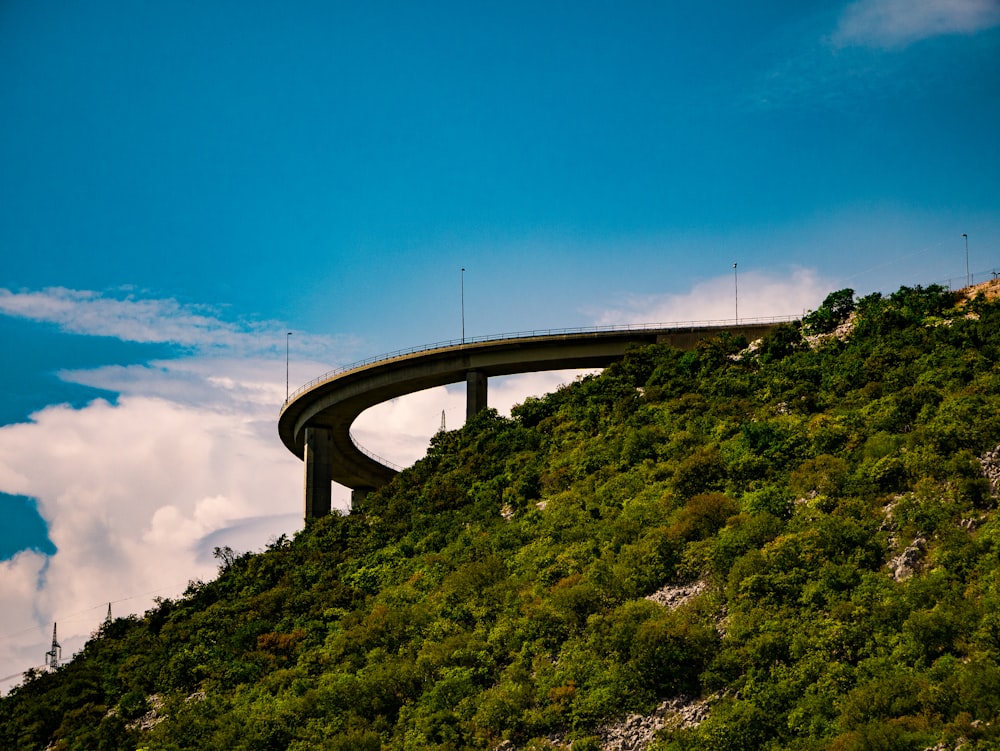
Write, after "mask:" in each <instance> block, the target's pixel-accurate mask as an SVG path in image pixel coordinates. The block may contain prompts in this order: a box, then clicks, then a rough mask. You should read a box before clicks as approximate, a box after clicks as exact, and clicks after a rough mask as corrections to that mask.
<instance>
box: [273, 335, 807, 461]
mask: <svg viewBox="0 0 1000 751" xmlns="http://www.w3.org/2000/svg"><path fill="white" fill-rule="evenodd" d="M799 318H800V316H763V317H756V318H740V319H738V320H737V319H734V318H728V319H725V318H720V319H716V320H701V321H676V322H673V323H626V324H615V325H608V326H584V327H580V328H563V329H536V330H534V331H515V332H510V333H506V334H487V335H486V336H467V337H465V338H464V339H448V340H445V341H440V342H434V343H432V344H419V345H417V346H415V347H407V348H406V349H397V350H395V351H393V352H387V353H384V354H381V355H375V356H373V357H366V358H365V359H364V360H358V361H357V362H352V363H350V364H349V365H342V366H341V367H338V368H334V369H333V370H328V371H327V372H326V373H324V374H323V375H321V376H317V377H316V378H313V379H312V380H311V381H309V382H308V383H304V384H303V385H301V386H299V387H298V388H297V389H295V391H293V392H292V393H290V394H289V395H288V397H287V398H286V399H285V401H284V402H283V403H282V405H281V409H282V411H284V409H285V407H286V406H287V405H288V404H289V403H290V402H292V401H294V400H295V398H296V397H298V396H299V395H300V394H304V393H305V392H306V391H308V390H309V389H311V388H312V387H313V386H316V385H318V384H320V383H324V382H326V381H329V380H330V379H331V378H335V377H336V376H338V375H341V374H343V373H346V372H348V371H350V370H355V369H357V368H363V367H366V366H368V365H375V364H377V363H381V362H388V361H389V360H395V359H397V358H400V357H409V356H410V355H416V354H419V353H421V352H430V351H432V350H435V349H447V348H450V347H462V346H465V345H467V344H483V343H486V342H498V341H502V340H505V339H536V338H538V337H543V336H565V335H567V334H603V333H608V334H613V333H616V332H620V331H664V330H668V329H690V328H706V329H707V328H712V327H715V326H733V325H735V326H742V325H746V324H754V323H789V322H791V321H797V320H799ZM355 445H357V444H355ZM358 448H361V447H360V446H359V447H358ZM362 450H363V451H364V449H362ZM366 453H367V452H366ZM372 458H374V459H379V457H372ZM379 461H384V460H382V459H379Z"/></svg>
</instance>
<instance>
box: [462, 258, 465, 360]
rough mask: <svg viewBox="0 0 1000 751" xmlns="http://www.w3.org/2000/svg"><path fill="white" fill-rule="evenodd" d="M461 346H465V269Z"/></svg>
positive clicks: (463, 271) (463, 276)
mask: <svg viewBox="0 0 1000 751" xmlns="http://www.w3.org/2000/svg"><path fill="white" fill-rule="evenodd" d="M462 344H465V267H464V266H463V267H462Z"/></svg>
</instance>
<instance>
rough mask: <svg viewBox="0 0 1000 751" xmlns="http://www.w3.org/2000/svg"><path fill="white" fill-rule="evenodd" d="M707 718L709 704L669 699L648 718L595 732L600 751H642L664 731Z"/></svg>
mask: <svg viewBox="0 0 1000 751" xmlns="http://www.w3.org/2000/svg"><path fill="white" fill-rule="evenodd" d="M707 716H708V702H705V701H695V700H692V699H688V698H685V697H677V698H674V699H668V700H667V701H665V702H663V703H662V704H661V705H660V706H658V707H657V708H656V709H655V710H654V711H653V712H652V713H651V714H648V715H637V714H633V715H628V716H627V717H625V718H623V719H621V720H618V721H616V722H614V723H611V724H609V725H605V726H603V727H601V728H600V729H599V730H598V734H599V735H600V738H601V749H602V751H645V749H647V748H649V745H650V743H652V742H653V736H655V735H656V733H657V731H659V730H662V729H663V728H665V727H673V728H687V727H695V726H696V725H698V724H699V723H701V722H702V721H703V720H704V719H705V718H706V717H707Z"/></svg>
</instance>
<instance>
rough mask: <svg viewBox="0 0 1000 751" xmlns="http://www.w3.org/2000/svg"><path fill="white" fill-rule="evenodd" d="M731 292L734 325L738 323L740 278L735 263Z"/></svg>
mask: <svg viewBox="0 0 1000 751" xmlns="http://www.w3.org/2000/svg"><path fill="white" fill-rule="evenodd" d="M733 292H734V294H735V299H736V325H737V326H739V325H740V280H739V276H738V274H737V272H736V264H735V263H734V264H733Z"/></svg>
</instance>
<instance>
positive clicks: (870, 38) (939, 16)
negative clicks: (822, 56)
mask: <svg viewBox="0 0 1000 751" xmlns="http://www.w3.org/2000/svg"><path fill="white" fill-rule="evenodd" d="M997 24H1000V2H998V1H997V0H858V2H855V3H852V4H850V5H848V6H847V8H846V9H845V10H844V12H843V14H842V16H841V17H840V22H839V25H838V27H837V30H836V32H835V33H834V34H833V38H832V39H833V42H834V44H836V45H839V46H851V45H860V46H867V47H902V46H905V45H908V44H911V43H913V42H916V41H919V40H921V39H927V38H930V37H935V36H941V35H944V34H972V33H975V32H977V31H982V30H983V29H988V28H991V27H993V26H996V25H997Z"/></svg>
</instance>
